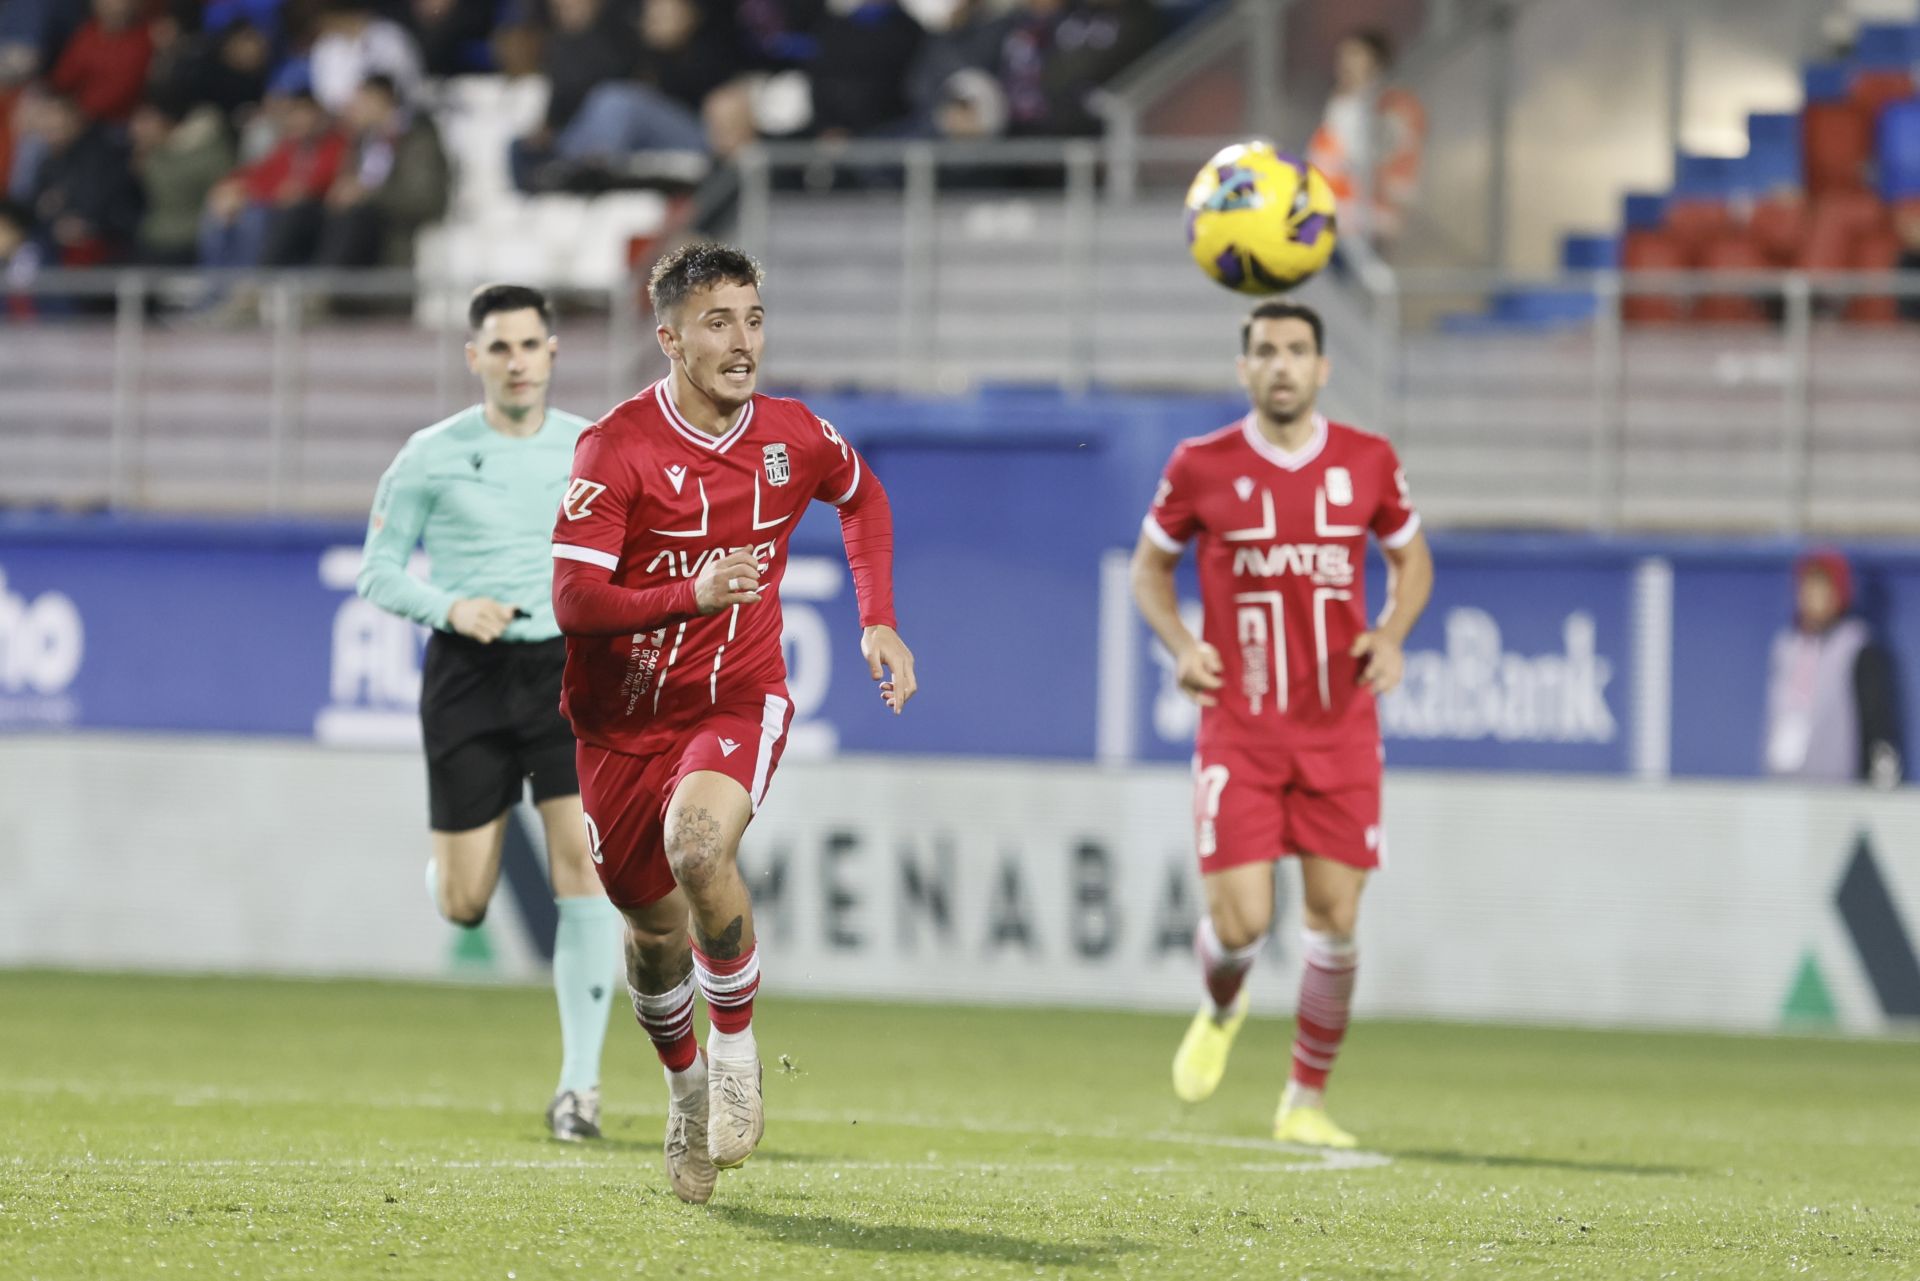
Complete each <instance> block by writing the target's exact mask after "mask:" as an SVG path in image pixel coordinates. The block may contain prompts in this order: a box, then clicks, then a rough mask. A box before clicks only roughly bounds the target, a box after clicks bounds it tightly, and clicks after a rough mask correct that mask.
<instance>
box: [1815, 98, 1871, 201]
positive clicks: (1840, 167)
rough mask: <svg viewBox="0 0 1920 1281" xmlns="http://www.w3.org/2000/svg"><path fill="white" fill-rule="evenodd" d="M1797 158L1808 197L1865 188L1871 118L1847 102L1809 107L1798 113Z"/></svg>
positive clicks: (1869, 154) (1820, 103)
mask: <svg viewBox="0 0 1920 1281" xmlns="http://www.w3.org/2000/svg"><path fill="white" fill-rule="evenodd" d="M1800 154H1801V156H1802V157H1803V160H1802V164H1803V166H1804V168H1805V170H1806V176H1807V191H1808V193H1809V194H1813V195H1818V194H1821V193H1823V192H1828V191H1854V190H1858V189H1860V188H1862V187H1864V186H1866V181H1867V159H1868V157H1869V156H1871V155H1872V154H1873V117H1872V116H1870V115H1868V114H1867V113H1866V112H1865V111H1864V110H1862V109H1861V108H1859V107H1857V106H1855V105H1854V104H1853V103H1850V102H1810V103H1808V104H1807V105H1806V107H1805V108H1804V109H1803V110H1802V111H1801V113H1800Z"/></svg>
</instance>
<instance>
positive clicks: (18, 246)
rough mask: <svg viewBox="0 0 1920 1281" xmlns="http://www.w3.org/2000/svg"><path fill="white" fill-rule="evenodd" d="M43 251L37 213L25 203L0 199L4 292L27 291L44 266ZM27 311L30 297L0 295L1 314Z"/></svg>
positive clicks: (0, 286)
mask: <svg viewBox="0 0 1920 1281" xmlns="http://www.w3.org/2000/svg"><path fill="white" fill-rule="evenodd" d="M42 253H43V250H42V248H41V246H40V245H39V244H38V243H37V242H35V240H34V238H33V213H32V211H31V210H29V209H28V208H27V207H26V206H25V205H22V204H17V203H15V202H14V201H11V200H0V294H24V291H25V290H26V288H27V287H28V286H29V285H31V284H32V283H33V277H34V274H35V273H36V272H38V271H39V269H40V260H41V256H42ZM16 304H17V305H18V306H19V308H20V309H22V310H25V309H26V304H27V299H26V298H25V297H24V296H23V297H20V298H18V299H14V298H0V315H4V314H6V313H8V312H11V311H13V310H14V309H15V306H16Z"/></svg>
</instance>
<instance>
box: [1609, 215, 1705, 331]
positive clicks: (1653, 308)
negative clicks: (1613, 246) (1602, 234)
mask: <svg viewBox="0 0 1920 1281" xmlns="http://www.w3.org/2000/svg"><path fill="white" fill-rule="evenodd" d="M1620 266H1621V267H1622V268H1623V269H1624V270H1627V271H1684V270H1686V268H1687V266H1688V262H1687V253H1686V249H1685V247H1684V246H1683V245H1682V244H1681V243H1680V242H1679V241H1678V240H1676V239H1675V238H1674V237H1673V236H1671V235H1669V234H1668V233H1667V232H1665V231H1630V232H1628V233H1627V238H1626V241H1625V243H1623V244H1622V245H1621V246H1620ZM1688 310H1689V308H1688V306H1687V300H1686V299H1684V298H1679V297H1676V296H1674V295H1672V294H1628V295H1627V296H1626V298H1624V299H1622V301H1621V314H1622V315H1623V316H1624V317H1625V318H1626V320H1627V323H1628V324H1633V325H1661V324H1673V323H1675V322H1677V321H1681V320H1685V319H1686V318H1687V312H1688Z"/></svg>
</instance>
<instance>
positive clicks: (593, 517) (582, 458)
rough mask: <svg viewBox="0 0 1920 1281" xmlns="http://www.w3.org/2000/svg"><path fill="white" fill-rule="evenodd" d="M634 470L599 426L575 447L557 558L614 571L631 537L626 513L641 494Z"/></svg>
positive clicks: (556, 529)
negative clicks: (638, 490) (634, 478)
mask: <svg viewBox="0 0 1920 1281" xmlns="http://www.w3.org/2000/svg"><path fill="white" fill-rule="evenodd" d="M636 488H637V485H636V483H635V482H634V480H633V471H632V469H631V468H630V467H628V466H627V465H626V461H625V460H624V459H622V458H621V457H620V454H619V451H618V450H616V449H615V448H614V447H613V446H612V444H610V443H609V442H608V440H607V435H606V429H605V428H604V427H602V426H601V425H599V424H597V423H596V424H595V425H594V426H592V427H589V428H587V430H585V431H583V432H581V433H580V439H579V440H578V441H576V442H575V443H574V446H573V475H572V476H570V477H569V478H568V480H567V493H566V497H564V498H562V499H561V500H560V514H559V515H558V516H557V517H555V518H554V525H553V558H554V559H555V560H577V561H580V562H582V563H584V564H588V565H598V566H599V567H600V568H602V569H604V570H607V571H608V572H610V573H611V572H612V571H614V570H617V569H619V568H620V556H621V553H622V551H623V550H624V549H625V547H626V541H627V512H628V510H629V509H630V508H631V507H632V506H633V502H634V500H635V499H636V498H638V497H639V495H638V494H637V493H635V492H634V491H635V489H636Z"/></svg>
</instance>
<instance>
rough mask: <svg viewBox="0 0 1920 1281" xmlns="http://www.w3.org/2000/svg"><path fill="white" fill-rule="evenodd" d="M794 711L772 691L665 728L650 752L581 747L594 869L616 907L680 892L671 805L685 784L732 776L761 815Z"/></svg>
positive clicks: (582, 799)
mask: <svg viewBox="0 0 1920 1281" xmlns="http://www.w3.org/2000/svg"><path fill="white" fill-rule="evenodd" d="M792 719H793V706H792V704H791V703H789V702H788V701H787V700H786V699H785V698H783V697H781V696H780V695H777V694H769V695H768V696H767V701H766V704H765V706H764V707H752V706H736V707H717V708H715V709H714V710H713V711H712V713H711V714H709V715H707V716H703V717H702V718H701V719H700V720H699V721H697V722H695V723H694V724H691V725H683V726H678V727H674V728H671V729H664V728H663V729H662V730H661V731H660V732H659V734H658V735H657V739H658V746H657V747H654V745H653V744H652V743H649V744H648V746H649V747H650V748H652V750H649V751H648V752H647V753H646V754H645V755H636V754H633V753H629V752H616V751H613V750H611V749H609V748H605V747H597V746H594V745H593V744H591V743H581V744H580V745H579V747H578V749H577V751H576V755H575V760H576V761H577V762H578V764H579V773H580V804H581V806H582V808H584V809H585V810H586V813H587V841H588V846H589V848H590V849H591V851H592V853H593V865H594V870H595V871H597V872H598V873H599V874H600V883H601V884H602V885H604V886H606V887H607V897H608V898H609V899H611V900H613V904H614V906H616V907H645V906H646V905H647V904H649V903H655V902H658V901H659V900H661V899H663V898H665V897H666V896H667V895H669V894H671V893H673V889H674V885H675V881H674V879H673V869H672V867H670V866H668V864H667V845H666V828H667V806H668V805H669V804H671V803H672V801H673V794H674V792H675V790H677V789H678V788H679V786H680V782H681V780H682V779H684V778H686V776H687V775H689V774H692V773H696V772H698V771H702V770H707V771H711V772H713V773H715V774H725V775H726V776H727V777H728V778H730V779H732V780H734V781H735V782H736V783H738V784H740V786H741V787H743V788H745V789H746V791H747V795H748V796H749V797H751V798H752V799H753V808H754V809H755V810H758V809H759V808H760V802H761V801H762V800H764V799H765V798H766V795H767V785H768V784H769V783H771V782H772V781H773V771H774V770H775V769H776V768H777V767H778V766H779V764H780V754H781V752H782V751H784V750H785V749H786V745H787V725H788V723H789V722H790V721H791V720H792Z"/></svg>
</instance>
